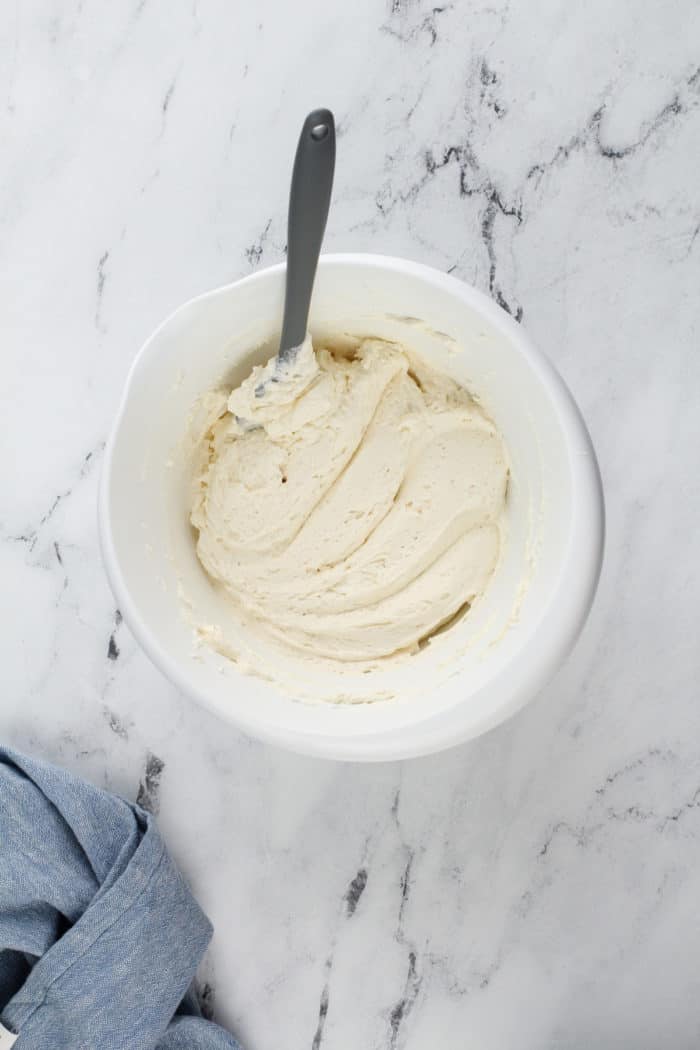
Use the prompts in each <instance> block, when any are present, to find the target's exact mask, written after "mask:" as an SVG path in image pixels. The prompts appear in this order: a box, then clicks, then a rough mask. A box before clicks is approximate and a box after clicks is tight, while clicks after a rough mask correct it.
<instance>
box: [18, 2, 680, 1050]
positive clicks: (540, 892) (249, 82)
mask: <svg viewBox="0 0 700 1050" xmlns="http://www.w3.org/2000/svg"><path fill="white" fill-rule="evenodd" d="M438 2H440V0H438ZM434 4H435V0H428V2H423V0H386V2H382V0H356V2H355V3H353V4H345V3H343V4H341V3H339V2H338V0H331V2H329V0H310V2H307V3H304V4H297V5H292V4H287V3H286V2H285V0H260V2H259V3H256V4H243V3H237V4H230V3H227V2H225V0H199V2H198V0H172V2H171V3H169V4H168V5H167V8H166V6H165V5H162V4H158V3H156V2H155V0H128V2H124V3H121V4H100V3H98V2H97V0H64V2H59V0H23V2H22V3H20V2H19V0H17V2H16V3H7V4H5V5H4V7H3V12H2V17H1V18H0V56H1V57H2V61H1V62H0V132H1V136H2V142H3V151H2V153H3V165H2V168H3V171H2V178H0V303H1V304H2V308H1V310H0V335H1V340H2V361H3V382H2V387H1V395H0V397H1V404H2V419H3V425H2V428H1V430H0V445H1V462H2V475H1V476H2V487H1V492H2V506H1V511H0V560H1V565H2V590H1V594H0V607H1V609H2V624H3V629H2V632H1V633H0V647H1V648H0V657H1V659H0V666H1V667H2V674H1V677H0V683H1V685H2V691H1V697H2V699H0V735H1V737H2V739H3V740H5V741H7V742H11V743H13V744H15V745H16V746H19V747H21V748H23V749H25V750H27V751H29V752H31V753H33V754H36V755H42V756H46V757H48V758H50V759H52V760H55V761H57V762H60V763H63V764H64V765H66V766H68V767H70V768H71V769H73V770H76V771H78V772H80V773H82V774H84V775H85V776H87V777H89V778H90V779H91V780H93V781H94V782H96V783H97V784H100V785H105V786H107V787H108V788H110V789H113V790H115V791H118V792H121V793H124V794H125V795H127V796H128V797H130V798H138V799H139V800H140V801H141V802H143V803H144V804H146V805H148V806H150V807H151V808H152V809H153V810H154V811H156V812H158V813H159V816H160V822H161V826H162V828H163V831H164V834H165V837H166V839H167V841H168V843H169V846H170V848H171V850H172V852H173V853H174V854H175V856H176V857H177V858H178V860H179V861H180V863H181V865H182V867H183V868H184V870H185V871H186V873H187V875H188V877H189V879H190V881H191V883H192V885H193V887H194V889H195V891H196V893H197V895H198V896H199V898H200V900H201V901H202V903H203V905H204V907H205V909H206V910H207V912H208V913H209V915H210V916H211V918H212V919H213V921H214V923H215V926H216V936H215V939H214V942H213V945H212V949H211V951H210V954H209V956H208V959H207V962H206V964H205V967H204V970H203V973H202V988H203V996H204V999H205V1001H206V1004H207V1006H208V1008H209V1009H211V1010H213V1012H214V1014H215V1015H216V1016H217V1017H218V1018H219V1019H221V1020H222V1021H223V1022H224V1023H226V1024H228V1025H230V1026H231V1028H232V1029H233V1030H234V1031H235V1032H236V1033H237V1034H238V1036H239V1037H240V1038H241V1040H242V1041H243V1042H244V1045H245V1047H246V1048H247V1050H273V1048H277V1047H279V1046H281V1045H284V1046H287V1047H293V1048H308V1050H351V1048H352V1050H354V1048H362V1050H365V1048H367V1050H370V1048H381V1050H384V1048H386V1050H404V1048H405V1050H425V1048H432V1047H439V1048H440V1050H463V1048H466V1047H469V1048H471V1047H474V1048H478V1050H508V1048H511V1047H517V1048H518V1050H536V1048H537V1050H541V1048H543V1047H552V1048H554V1047H556V1048H567V1050H568V1048H571V1050H574V1048H583V1047H591V1046H595V1047H605V1048H607V1047H630V1046H634V1047H635V1048H637V1050H639V1048H640V1047H643V1048H647V1047H648V1048H658V1047H661V1046H668V1047H670V1046H673V1047H674V1048H675V1050H679V1048H685V1047H695V1046H697V1045H698V1040H699V1039H700V994H699V993H700V976H699V974H700V966H699V963H700V926H698V923H697V922H696V921H695V916H696V914H697V910H698V892H699V887H700V744H699V741H700V705H699V704H698V702H697V697H698V681H699V674H698V672H699V670H700V668H699V663H700V661H699V658H698V646H697V639H696V635H697V609H698V593H699V590H700V587H699V581H698V573H699V569H698V566H699V565H700V561H699V559H698V556H697V541H696V537H697V522H698V514H699V513H700V482H699V480H698V478H699V477H700V474H699V472H698V470H697V451H698V447H700V415H699V413H698V391H699V389H700V386H699V381H700V353H699V352H698V351H699V344H698V298H699V290H700V192H699V190H698V170H700V58H699V52H698V46H697V42H698V39H700V8H699V7H698V5H697V4H695V3H693V2H692V0H677V2H673V3H667V4H664V3H661V0H648V2H645V3H637V2H636V0H614V2H613V3H609V2H608V0H591V2H590V3H587V4H585V5H584V4H578V5H575V4H564V3H561V2H556V0H543V2H542V3H540V4H539V5H537V9H536V13H535V9H534V8H533V5H531V4H526V3H525V2H524V0H522V2H513V0H489V2H488V3H482V2H481V0H446V2H443V3H440V6H434ZM316 105H329V106H331V107H332V108H333V109H334V111H335V112H336V115H337V118H338V122H339V139H338V169H337V182H336V187H337V192H336V196H335V201H334V205H333V210H332V216H331V220H330V224H329V229H328V235H327V241H326V245H327V248H328V249H330V250H371V251H380V252H386V253H390V254H397V255H405V256H407V257H410V258H414V259H418V260H421V261H424V262H426V263H429V264H432V265H433V266H436V267H439V268H441V269H443V270H447V271H449V272H452V273H455V274H457V275H458V276H460V277H463V278H464V279H466V280H468V281H470V282H473V283H474V284H476V285H477V286H478V287H480V288H483V289H486V290H488V291H490V293H491V295H492V296H493V297H494V298H495V299H496V300H497V301H498V302H499V303H501V305H502V306H504V307H505V309H507V310H509V311H510V312H511V313H512V314H514V315H515V316H516V317H518V318H521V319H522V322H523V324H524V325H525V326H526V327H527V329H528V330H529V332H530V334H531V336H532V337H533V338H534V340H535V341H536V342H537V343H538V344H539V345H540V346H541V347H542V348H543V349H544V350H545V351H546V352H547V353H548V354H549V355H550V356H551V357H552V359H553V360H554V361H555V363H556V365H557V367H558V368H559V369H560V371H561V372H562V374H563V375H564V377H565V379H566V380H567V382H568V383H569V385H570V386H571V389H572V390H573V391H574V394H575V396H576V397H577V399H578V401H579V403H580V405H581V407H582V409H583V411H584V414H585V416H586V418H587V420H588V422H589V425H590V428H591V432H592V435H593V439H594V442H595V444H596V447H597V450H598V454H599V457H600V463H601V468H602V473H603V476H604V482H605V486H606V493H607V509H608V542H607V552H606V563H605V566H604V571H603V577H602V581H601V586H600V590H599V594H598V597H597V600H596V604H595V606H594V610H593V613H592V616H591V618H590V621H589V623H588V626H587V628H586V631H585V633H584V636H583V637H582V639H581V641H580V643H579V645H578V647H577V649H576V651H575V653H574V655H573V656H572V658H571V659H570V660H569V662H568V663H567V665H566V667H565V668H564V669H563V670H562V672H561V673H560V674H559V675H558V677H557V678H556V680H555V681H554V682H553V683H552V684H551V686H550V687H549V688H547V689H546V690H545V691H544V692H543V693H542V695H541V696H540V697H539V698H538V700H537V701H536V702H535V703H533V704H532V705H531V706H530V707H528V708H527V709H526V710H525V711H524V712H522V713H521V714H520V715H519V716H518V717H517V718H516V719H515V720H513V721H512V722H510V723H508V724H507V725H505V726H503V727H501V728H499V729H498V730H496V731H495V732H493V733H491V734H490V735H488V736H487V737H485V738H482V739H480V740H478V741H476V742H474V743H472V744H470V745H468V746H465V747H462V748H459V749H457V750H455V751H452V752H450V753H446V754H443V755H438V756H436V757H433V758H430V759H424V760H420V761H415V762H407V763H403V764H397V765H379V766H367V767H363V766H343V765H335V764H331V763H323V762H320V761H313V760H310V759H304V758H300V757H296V756H294V755H290V754H285V753H283V752H281V751H278V750H275V749H272V748H269V747H266V746H263V745H261V744H258V743H255V742H252V741H250V740H248V739H244V738H243V737H241V736H240V735H239V734H238V733H237V732H235V731H234V730H232V729H230V728H227V727H226V726H223V725H221V724H219V723H218V722H217V721H216V720H215V719H214V718H213V717H211V716H209V715H208V714H206V713H205V712H203V711H200V710H198V709H197V708H196V707H194V706H193V705H192V704H191V703H189V702H188V701H187V700H186V699H185V698H184V697H183V696H181V695H180V694H179V693H178V692H177V691H176V690H175V689H174V688H173V687H172V686H170V685H169V684H168V682H166V681H165V679H164V678H163V677H162V676H161V675H160V673H159V672H158V671H156V670H155V668H154V667H153V666H152V665H151V664H150V663H149V661H148V659H147V658H146V657H145V656H144V655H143V653H142V652H141V651H140V650H139V649H138V648H137V646H136V644H135V643H134V640H133V639H132V638H131V636H130V635H129V632H128V630H127V629H126V627H125V625H124V624H122V623H121V617H120V615H119V613H118V611H117V610H116V609H115V605H114V602H113V599H112V596H111V593H110V591H109V588H108V586H107V583H106V581H105V577H104V574H103V571H102V567H101V563H100V556H99V550H98V542H97V533H96V523H95V497H96V487H97V481H98V476H99V471H100V460H101V456H102V451H103V448H104V442H105V438H106V435H107V432H108V429H109V426H110V423H111V420H112V418H113V415H114V412H115V409H116V406H117V402H118V398H119V395H120V390H121V387H122V384H123V382H124V379H125V376H126V373H127V370H128V368H129V365H130V362H131V361H132V359H133V357H134V354H135V353H136V351H137V350H138V348H139V346H140V344H141V342H142V341H143V340H144V339H145V337H146V336H147V335H148V334H149V333H150V331H151V330H152V329H153V328H154V327H155V325H156V324H157V323H158V322H159V321H160V320H161V319H162V318H163V317H164V316H165V315H167V314H168V313H169V312H170V311H171V310H172V309H173V308H174V307H175V306H177V305H178V304H179V303H181V302H182V301H184V300H185V299H187V298H189V297H190V296H192V295H194V294H196V293H198V292H200V291H203V290H205V289H207V288H210V287H214V286H216V285H219V284H222V283H225V282H226V281H228V280H231V279H234V278H236V277H239V276H241V275H243V274H245V273H248V272H250V271H251V270H253V269H255V268H257V267H261V266H265V265H267V264H269V263H272V262H276V261H278V260H279V259H281V258H282V257H283V251H284V244H285V225H286V196H287V179H288V176H289V169H290V163H291V157H292V155H293V150H294V145H295V140H296V135H297V132H298V127H299V125H300V122H301V119H302V118H303V115H304V114H305V112H306V111H307V109H310V108H312V107H313V106H316ZM153 411H154V412H157V411H158V406H157V405H154V406H153Z"/></svg>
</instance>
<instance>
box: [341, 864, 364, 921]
mask: <svg viewBox="0 0 700 1050" xmlns="http://www.w3.org/2000/svg"><path fill="white" fill-rule="evenodd" d="M366 886H367V868H365V867H361V868H359V870H358V872H357V875H356V876H355V878H354V879H353V880H352V882H351V883H350V885H349V886H348V888H347V890H346V893H345V897H344V898H343V899H344V901H345V909H346V910H345V914H346V915H347V917H348V918H349V919H350V918H352V916H353V915H354V914H355V909H356V908H357V905H358V903H359V901H360V897H361V896H362V894H363V893H364V892H365V887H366Z"/></svg>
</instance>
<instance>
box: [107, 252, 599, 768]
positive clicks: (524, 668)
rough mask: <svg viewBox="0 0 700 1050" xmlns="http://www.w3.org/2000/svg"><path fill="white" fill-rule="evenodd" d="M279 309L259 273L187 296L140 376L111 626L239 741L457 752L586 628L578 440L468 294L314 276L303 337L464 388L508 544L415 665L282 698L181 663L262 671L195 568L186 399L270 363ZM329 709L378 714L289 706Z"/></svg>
mask: <svg viewBox="0 0 700 1050" xmlns="http://www.w3.org/2000/svg"><path fill="white" fill-rule="evenodd" d="M283 290H284V269H283V267H274V268H272V269H270V270H267V271H262V272H260V273H259V274H256V275H254V276H253V277H251V278H247V279H245V280H243V281H240V282H238V283H237V284H234V285H231V286H228V287H225V288H222V289H219V290H217V291H215V292H212V293H209V294H207V295H205V296H201V297H200V298H198V299H196V300H193V301H192V302H191V303H188V304H187V305H185V306H184V307H182V308H181V309H180V310H178V311H177V312H176V313H175V314H174V315H173V316H172V317H170V318H169V319H168V320H167V321H166V322H165V323H164V324H163V325H162V326H161V327H160V328H159V329H158V330H157V331H156V333H155V334H154V335H153V336H152V337H151V339H150V340H149V342H148V343H147V344H146V346H145V347H144V349H143V350H142V352H141V354H140V355H139V357H138V358H137V360H136V362H135V365H134V368H133V370H132V373H131V376H130V379H129V383H128V386H127V391H126V393H125V397H124V401H123V404H122V408H121V412H120V416H119V419H118V421H117V425H116V427H115V431H114V433H113V436H112V440H111V442H110V446H109V448H108V453H107V458H106V464H105V473H104V477H103V491H102V494H101V525H102V537H103V546H104V551H105V561H106V565H107V569H108V572H109V575H110V578H111V580H112V584H113V586H114V589H115V592H116V594H117V598H118V600H119V602H120V605H121V608H122V611H123V613H124V615H125V617H126V618H127V621H128V622H129V623H130V625H131V627H132V629H133V630H134V631H135V633H136V635H137V637H138V638H139V640H140V641H141V643H142V644H143V645H144V646H145V648H146V649H147V650H148V652H149V653H150V655H151V656H152V657H153V658H154V659H155V661H156V662H157V663H158V664H159V665H160V666H161V668H162V669H163V670H164V671H165V672H166V673H167V674H168V675H169V676H170V677H171V678H172V679H173V680H174V681H175V682H176V684H178V685H179V686H180V687H181V688H182V689H184V690H185V691H187V692H188V693H190V694H191V695H193V696H194V697H195V698H197V699H198V700H199V701H200V702H203V703H205V704H207V705H208V706H209V707H211V708H213V709H214V710H216V711H217V712H218V713H219V714H220V715H222V717H224V718H227V719H229V720H231V721H234V722H236V723H237V724H239V725H241V726H242V727H243V728H245V729H247V730H248V731H250V732H252V733H254V734H256V735H260V736H263V737H266V738H269V739H274V740H276V741H277V742H280V743H284V744H287V745H288V746H291V747H296V748H298V749H300V750H304V751H316V752H318V753H322V754H329V755H336V756H338V757H353V756H355V757H390V755H394V754H396V755H398V754H410V753H416V752H417V751H427V750H432V749H434V748H435V747H439V746H444V745H445V744H447V743H450V742H452V741H453V740H456V739H462V738H464V737H466V736H469V735H474V734H475V733H477V732H480V731H481V730H483V729H484V728H487V727H488V726H489V725H492V724H494V723H495V722H497V721H500V720H501V719H502V718H503V717H505V716H506V715H507V714H508V713H509V711H510V710H512V709H513V708H514V707H516V706H518V705H519V704H520V703H522V702H524V700H525V699H527V695H529V693H531V692H532V691H533V689H535V688H536V687H537V685H538V684H541V681H542V680H543V678H544V677H546V674H547V673H549V672H551V670H552V669H553V668H554V667H555V666H556V664H557V663H558V662H559V661H560V660H561V659H562V657H563V655H564V653H565V651H566V649H567V648H568V646H569V645H570V644H571V642H572V641H573V639H574V637H575V634H576V633H577V631H578V630H579V629H580V626H581V624H582V622H583V619H584V618H585V614H586V612H587V609H588V604H589V603H590V600H591V597H592V593H593V589H594V587H595V581H596V578H597V571H598V565H599V560H600V545H601V544H600V530H601V523H600V493H599V488H598V482H597V471H596V467H595V459H594V457H593V453H592V450H591V448H590V443H589V441H588V438H587V435H586V432H585V428H584V427H583V424H582V423H581V421H580V418H579V416H578V413H577V412H576V409H575V407H574V406H573V403H572V402H571V400H570V398H569V396H568V394H567V392H566V391H565V389H564V387H563V384H562V383H561V381H560V380H559V378H558V376H557V375H556V374H555V373H554V371H553V370H552V369H551V367H550V366H549V365H548V364H547V362H546V361H545V360H544V359H543V358H542V357H541V355H539V354H538V353H537V352H536V351H535V350H534V349H533V348H532V347H531V346H530V344H529V343H528V341H527V339H526V337H525V336H524V334H523V333H522V331H521V330H520V329H519V327H518V326H517V325H515V324H514V322H512V321H511V319H510V318H508V317H507V316H506V315H505V314H503V312H502V311H500V310H499V309H498V308H497V307H495V306H494V305H493V304H492V303H491V302H490V301H489V300H487V299H485V298H484V297H483V296H482V295H480V294H479V293H478V292H476V291H474V290H473V289H471V288H468V287H467V286H465V285H463V284H461V282H458V281H456V280H453V279H451V278H448V277H445V276H444V275H442V274H439V273H437V272H435V271H431V270H428V269H427V268H425V267H420V266H417V265H415V264H409V263H403V262H399V261H395V260H385V259H382V258H381V257H363V256H359V257H353V256H338V257H332V256H329V257H325V258H324V259H322V261H321V265H320V268H319V273H318V277H317V282H316V288H315V292H314V299H313V303H312V324H311V328H312V333H313V334H314V335H315V336H319V335H325V334H330V335H333V336H338V335H340V334H343V333H348V334H350V335H353V336H382V337H385V338H389V339H394V340H397V341H400V342H402V343H404V344H405V345H407V346H408V347H409V348H410V349H412V350H413V351H414V352H416V353H418V354H420V355H421V356H422V357H424V358H425V359H426V360H427V361H429V362H430V363H431V364H432V365H433V366H434V367H436V368H438V369H440V370H442V371H444V372H447V373H449V374H450V375H452V376H454V377H455V378H456V379H457V380H458V381H459V382H461V383H463V384H464V385H465V386H466V387H467V388H468V389H469V390H470V391H471V392H472V393H474V394H475V395H476V396H478V397H479V399H480V400H481V401H482V403H483V404H484V406H485V407H486V409H487V411H488V412H489V413H490V415H491V416H492V418H493V419H494V420H495V422H496V423H497V425H498V426H499V428H500V430H501V432H502V434H503V436H504V438H505V441H506V444H507V447H508V451H509V455H510V460H511V468H512V472H511V482H510V485H509V495H508V507H507V539H506V543H505V548H504V553H503V556H502V559H501V562H500V564H499V566H498V568H497V570H496V574H495V576H494V578H493V580H492V583H491V585H490V587H489V589H488V591H487V593H486V595H485V596H484V597H483V599H482V600H480V601H479V602H478V603H477V604H476V605H475V607H474V608H473V609H472V611H471V612H470V613H469V615H468V616H467V617H466V618H464V620H462V621H461V622H460V623H459V624H458V625H456V626H455V627H454V628H452V629H450V630H449V631H447V632H445V633H444V634H442V635H441V636H440V637H439V638H437V639H436V640H435V641H434V642H433V643H431V644H430V645H429V646H427V647H426V648H425V649H424V650H423V651H421V652H420V653H418V654H416V655H415V656H412V657H410V658H406V659H405V660H403V661H399V662H398V663H397V664H396V666H395V667H391V668H389V667H388V668H387V669H386V670H385V671H383V672H381V673H380V674H378V675H376V676H371V680H370V679H368V678H367V677H366V676H362V675H357V676H356V677H355V679H354V680H352V679H351V680H350V681H345V682H344V683H343V684H342V686H339V682H338V680H337V677H336V678H334V677H333V675H329V673H328V672H327V671H314V670H313V669H312V670H310V669H309V668H308V667H307V666H305V665H304V664H303V663H301V664H297V662H296V661H295V660H294V659H293V658H290V660H289V662H288V664H289V665H288V666H286V667H285V680H286V682H287V683H288V687H287V690H286V691H279V689H278V687H277V686H275V685H273V684H271V683H270V682H268V681H265V680H264V679H261V678H259V677H255V676H250V675H246V674H242V673H241V668H240V664H239V665H237V664H236V663H234V662H231V661H229V660H226V659H224V658H222V657H221V656H220V655H218V654H216V653H214V652H213V651H211V650H209V649H208V648H207V647H196V646H195V645H194V644H193V631H192V623H193V622H197V623H202V624H208V625H212V626H214V627H215V628H218V629H220V630H221V631H222V633H223V634H224V636H225V638H226V639H227V641H228V642H229V646H230V647H231V648H233V649H236V650H237V651H239V652H240V653H241V654H243V655H242V656H241V658H240V659H241V662H244V661H245V660H246V658H247V657H246V654H248V655H250V654H251V653H252V654H253V656H255V657H256V658H257V659H258V660H262V661H263V662H264V663H265V662H266V663H267V665H268V666H272V665H271V663H270V662H271V661H273V660H279V653H278V652H277V651H276V650H274V651H273V650H268V649H267V648H266V644H265V643H264V642H262V641H260V640H259V639H256V638H255V637H252V638H251V637H246V636H245V633H244V632H242V631H241V629H240V628H239V627H237V625H236V623H235V621H233V620H232V618H231V616H230V609H229V608H228V606H227V603H226V602H225V600H224V599H222V598H221V596H220V595H219V593H218V592H217V590H216V589H215V588H214V587H212V585H211V583H210V581H209V579H208V577H207V576H206V574H205V573H204V571H203V570H202V568H201V566H200V564H199V562H198V560H197V558H196V554H195V551H194V538H193V533H192V530H191V528H190V525H189V521H188V515H189V506H188V503H189V481H190V476H191V474H190V469H191V465H190V450H189V448H188V443H187V440H186V431H187V420H188V418H190V416H191V413H192V409H193V405H194V403H195V402H196V399H197V398H198V397H199V396H200V395H201V394H202V393H204V392H206V391H207V390H209V389H211V388H212V387H214V386H216V385H217V384H218V383H220V382H221V380H222V379H223V378H226V379H228V380H231V381H233V382H235V381H240V380H241V379H243V378H244V377H245V375H246V374H247V373H248V371H249V369H250V366H251V365H252V364H253V363H256V362H259V361H262V360H265V359H266V358H267V357H268V356H269V355H270V354H271V353H272V352H274V347H275V337H276V334H277V331H278V323H279V321H278V319H279V318H280V316H281V310H282V299H283ZM587 524H588V526H589V535H588V539H587V540H586V541H585V550H581V542H582V541H581V535H582V530H585V528H586V525H587ZM577 549H578V554H579V556H578V557H576V556H575V551H576V550H577ZM547 622H549V623H550V625H551V629H550V630H549V631H547V632H544V633H543V625H544V624H546V623H547ZM535 634H536V635H537V645H536V646H533V645H532V639H533V636H534V635H535ZM339 694H344V695H345V694H347V695H352V696H355V697H357V696H360V697H365V698H367V699H370V698H372V697H374V696H377V695H379V696H382V695H386V696H387V697H389V696H390V697H392V698H393V699H387V700H386V701H384V702H375V703H364V704H341V705H337V704H327V703H300V702H294V700H295V699H296V700H298V699H300V698H301V697H304V698H309V697H311V698H313V697H316V698H321V697H336V698H337V697H338V695H339Z"/></svg>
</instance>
